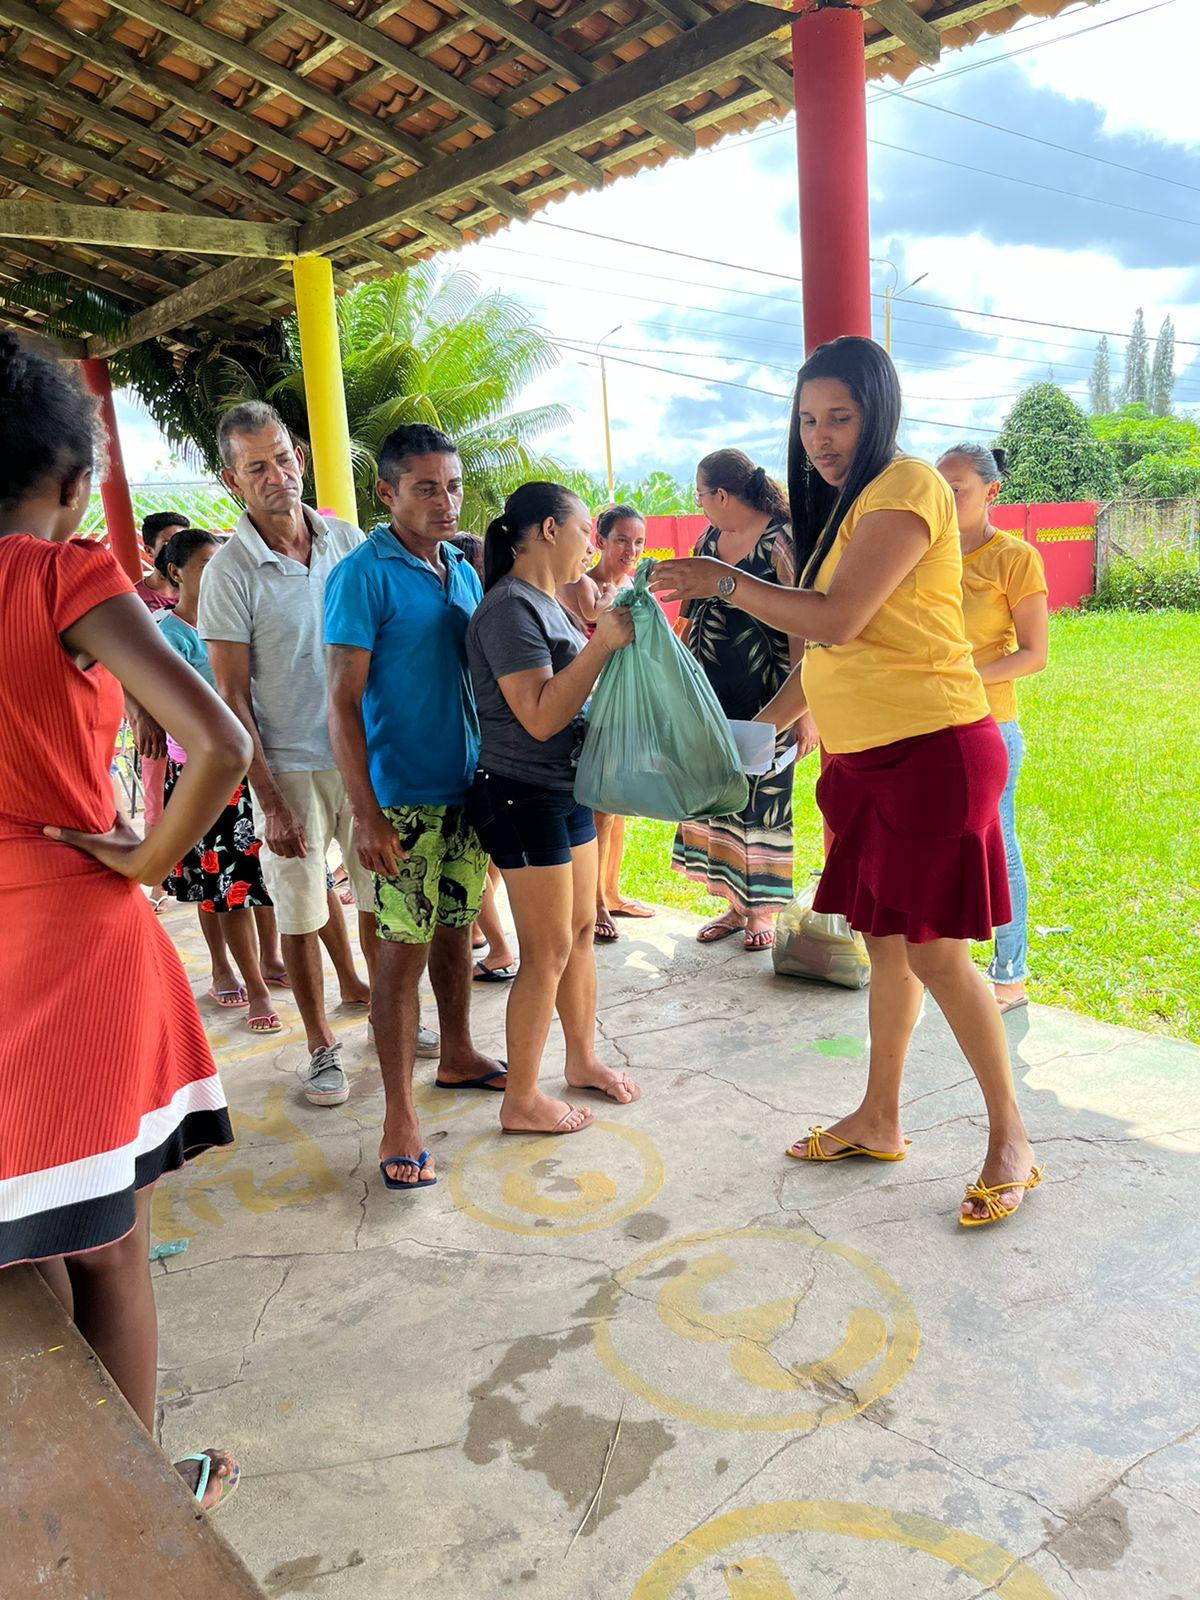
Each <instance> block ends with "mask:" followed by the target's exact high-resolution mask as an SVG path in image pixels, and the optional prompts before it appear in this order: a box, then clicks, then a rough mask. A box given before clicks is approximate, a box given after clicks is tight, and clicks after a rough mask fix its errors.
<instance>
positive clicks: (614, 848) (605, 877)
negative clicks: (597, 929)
mask: <svg viewBox="0 0 1200 1600" xmlns="http://www.w3.org/2000/svg"><path fill="white" fill-rule="evenodd" d="M596 820H597V824H599V818H598V817H597V819H596ZM608 821H609V823H610V829H609V836H608V844H607V847H606V848H605V849H604V850H602V851H601V853H600V898H601V900H603V901H604V904H605V905H606V906H607V907H608V909H609V911H611V912H612V913H613V914H614V916H618V917H652V916H653V915H654V911H653V909H652V907H650V906H648V905H643V903H642V902H641V901H640V900H630V899H629V897H628V896H627V895H624V894H622V893H621V861H622V859H623V858H624V855H625V818H624V817H610V818H609V819H608ZM599 834H600V829H599V826H598V825H597V828H596V836H597V838H598V837H599Z"/></svg>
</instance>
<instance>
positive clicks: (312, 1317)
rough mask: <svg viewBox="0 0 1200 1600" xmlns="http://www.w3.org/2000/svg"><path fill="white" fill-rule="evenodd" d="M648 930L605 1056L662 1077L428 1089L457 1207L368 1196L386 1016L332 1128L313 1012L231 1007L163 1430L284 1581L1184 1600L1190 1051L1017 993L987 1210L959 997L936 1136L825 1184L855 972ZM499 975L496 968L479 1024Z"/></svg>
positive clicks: (191, 932) (917, 1071)
mask: <svg viewBox="0 0 1200 1600" xmlns="http://www.w3.org/2000/svg"><path fill="white" fill-rule="evenodd" d="M167 921H168V926H169V927H170V928H171V930H172V932H173V934H175V936H176V937H177V939H178V941H179V943H180V947H181V948H182V949H183V950H184V953H185V956H186V958H187V960H188V963H189V967H190V969H191V971H192V973H193V976H194V977H195V978H196V980H197V989H198V991H199V990H200V989H202V988H203V987H206V986H207V985H206V984H202V983H201V981H200V980H201V979H202V978H204V977H205V976H206V973H205V971H204V969H203V967H202V964H201V958H200V947H199V938H198V934H197V933H196V931H195V927H194V923H193V921H192V920H191V913H190V910H187V909H184V908H173V909H172V910H171V911H170V912H168V914H167ZM622 929H623V937H622V940H621V942H620V944H618V945H617V946H615V947H613V948H611V949H608V950H604V951H602V952H601V953H600V959H601V969H602V970H601V1005H602V1011H601V1023H602V1030H603V1037H604V1042H603V1045H602V1054H603V1056H604V1058H605V1059H606V1060H609V1061H611V1062H613V1063H614V1064H615V1063H617V1062H622V1063H624V1064H626V1065H627V1067H628V1069H629V1070H630V1071H631V1072H632V1073H634V1074H635V1075H636V1076H637V1077H638V1078H639V1079H640V1080H641V1082H642V1084H643V1086H644V1091H645V1092H644V1096H643V1098H642V1100H641V1101H640V1103H638V1104H637V1105H635V1106H633V1107H631V1108H629V1109H621V1108H617V1107H615V1106H605V1107H600V1106H599V1105H598V1106H597V1113H598V1116H599V1119H600V1120H599V1124H598V1126H597V1128H596V1129H595V1130H593V1131H591V1132H589V1133H586V1134H584V1135H582V1136H580V1137H575V1138H569V1139H536V1138H530V1139H504V1140H501V1139H499V1138H498V1137H496V1133H495V1127H496V1124H495V1120H494V1119H495V1111H496V1103H495V1102H494V1101H493V1100H491V1099H490V1098H488V1097H487V1096H485V1095H481V1094H469V1095H468V1094H449V1093H444V1092H442V1091H439V1090H436V1089H433V1088H431V1087H426V1088H424V1089H423V1090H422V1091H421V1100H422V1109H423V1115H424V1117H425V1119H426V1123H425V1126H426V1143H427V1145H428V1147H429V1148H430V1149H431V1150H433V1151H435V1152H436V1153H437V1155H438V1158H439V1160H440V1163H441V1172H442V1180H441V1181H440V1182H439V1184H438V1185H437V1193H436V1194H434V1192H433V1190H432V1189H429V1190H427V1191H425V1192H423V1193H420V1194H413V1195H398V1194H391V1193H388V1192H387V1191H385V1190H384V1188H383V1186H382V1184H381V1183H380V1181H379V1178H378V1175H377V1168H376V1146H377V1140H378V1126H379V1118H380V1108H381V1094H380V1092H379V1090H378V1088H377V1084H378V1068H377V1066H376V1064H375V1060H374V1057H373V1055H372V1054H371V1053H370V1051H369V1050H368V1049H367V1048H366V1045H365V1037H364V1031H365V1030H364V1025H363V1022H362V1020H361V1017H358V1016H351V1017H348V1016H346V1015H345V1014H342V1013H335V1019H336V1025H337V1027H338V1030H339V1032H340V1033H341V1035H342V1038H343V1040H344V1042H345V1045H346V1056H347V1063H348V1067H349V1070H350V1072H351V1074H352V1082H353V1092H352V1095H351V1098H350V1101H349V1104H348V1105H346V1106H344V1107H342V1108H340V1109H338V1110H333V1111H330V1110H318V1109H315V1108H313V1107H310V1106H308V1105H306V1104H305V1102H304V1101H303V1099H302V1098H301V1095H300V1092H299V1083H298V1080H297V1078H296V1071H297V1068H298V1067H299V1066H300V1065H301V1063H302V1059H303V1050H302V1041H299V1042H298V1038H297V1034H296V1032H295V1030H294V1027H289V1030H288V1031H287V1032H286V1033H285V1034H283V1035H282V1036H277V1037H275V1038H273V1039H257V1038H251V1037H250V1036H249V1035H247V1034H246V1032H245V1031H244V1028H243V1027H242V1026H241V1025H240V1024H239V1022H238V1020H237V1017H236V1014H234V1015H233V1016H230V1015H227V1014H224V1013H220V1014H217V1013H214V1014H212V1015H211V1016H210V1017H209V1018H208V1020H209V1021H210V1024H211V1030H212V1038H213V1042H214V1046H215V1048H216V1053H217V1056H218V1059H219V1061H220V1064H221V1068H222V1071H223V1075H224V1080H225V1086H226V1092H227V1093H228V1096H229V1099H230V1102H231V1104H232V1106H233V1107H234V1109H235V1112H236V1117H235V1120H236V1123H237V1127H238V1134H239V1142H238V1145H237V1147H236V1148H235V1149H234V1150H232V1151H230V1152H228V1153H221V1154H218V1155H215V1156H209V1157H206V1158H204V1159H202V1160H200V1161H198V1162H196V1163H195V1164H194V1165H193V1166H192V1167H190V1168H189V1169H188V1170H187V1172H186V1173H184V1174H182V1175H180V1176H179V1177H178V1178H177V1179H174V1180H172V1181H168V1182H166V1183H164V1184H163V1185H161V1186H160V1192H159V1194H158V1196H157V1199H156V1207H155V1213H154V1223H155V1236H156V1238H157V1239H158V1240H171V1239H186V1240H187V1241H188V1247H187V1250H186V1252H185V1253H183V1254H179V1255H176V1256H174V1257H171V1258H169V1259H167V1260H165V1261H164V1262H162V1263H161V1264H160V1265H159V1266H157V1267H156V1268H155V1271H156V1273H157V1274H158V1276H157V1280H156V1282H157V1290H158V1302H159V1307H160V1312H161V1319H162V1346H161V1350H162V1354H161V1360H162V1388H161V1401H162V1435H163V1441H164V1444H165V1445H166V1446H167V1448H168V1449H170V1450H172V1451H174V1452H175V1453H176V1454H178V1453H181V1452H182V1451H183V1450H184V1449H188V1450H190V1449H194V1448H197V1447H198V1446H200V1445H205V1444H210V1443H228V1444H229V1445H230V1446H232V1447H233V1448H235V1449H236V1452H237V1454H238V1456H239V1457H240V1459H241V1462H242V1466H243V1472H244V1478H243V1483H242V1487H241V1491H240V1493H239V1495H238V1497H237V1498H236V1499H235V1500H234V1501H233V1502H232V1503H231V1504H230V1505H229V1506H228V1508H226V1509H224V1510H223V1511H222V1512H221V1516H220V1523H219V1525H220V1527H221V1530H222V1532H223V1533H224V1534H225V1536H226V1537H227V1538H228V1539H229V1540H230V1542H231V1543H232V1544H233V1545H234V1546H235V1548H236V1549H237V1550H238V1552H239V1553H240V1554H241V1555H242V1557H243V1558H244V1559H245V1560H246V1562H247V1563H248V1564H249V1566H250V1567H251V1569H252V1570H253V1571H254V1572H255V1573H256V1575H257V1576H258V1577H259V1579H260V1581H261V1582H262V1584H263V1587H264V1589H265V1591H266V1593H267V1594H268V1595H269V1596H271V1597H272V1600H283V1597H284V1596H292V1595H315V1596H319V1597H323V1600H335V1597H336V1600H392V1597H393V1596H405V1597H408V1596H415V1595H420V1596H422V1597H423V1600H459V1597H471V1600H493V1597H497V1596H505V1595H513V1596H525V1595H528V1596H531V1597H536V1600H585V1597H586V1600H592V1597H595V1600H624V1597H631V1600H668V1597H670V1600H728V1597H731V1596H732V1597H733V1600H786V1597H789V1596H797V1597H799V1596H805V1597H814V1600H824V1597H833V1596H847V1597H848V1596H856V1597H859V1596H861V1597H867V1596H869V1597H872V1600H874V1597H887V1600H908V1597H914V1600H915V1597H920V1600H925V1597H931V1596H937V1597H945V1600H973V1597H977V1596H982V1595H999V1596H1002V1597H1004V1600H1048V1597H1054V1600H1072V1597H1075V1596H1081V1595H1082V1596H1087V1597H1088V1600H1110V1597H1111V1600H1118V1597H1119V1600H1141V1597H1145V1600H1195V1597H1196V1596H1197V1595H1200V1578H1198V1577H1197V1572H1198V1571H1200V1400H1197V1398H1196V1396H1197V1389H1198V1386H1200V1384H1198V1381H1200V1337H1198V1332H1197V1330H1198V1321H1197V1302H1196V1291H1197V1273H1198V1264H1197V1263H1198V1253H1197V1243H1198V1241H1200V1226H1198V1225H1197V1223H1196V1221H1195V1220H1194V1219H1195V1206H1196V1194H1197V1190H1196V1180H1197V1177H1198V1176H1200V1163H1198V1161H1197V1155H1198V1154H1200V1072H1198V1070H1197V1069H1198V1066H1200V1052H1198V1051H1196V1050H1195V1049H1193V1048H1191V1047H1190V1046H1186V1045H1183V1044H1178V1043H1174V1042H1170V1041H1167V1040H1162V1039H1150V1038H1147V1037H1145V1036H1144V1035H1140V1034H1136V1033H1133V1032H1129V1031H1123V1030H1120V1029H1116V1028H1110V1027H1104V1026H1101V1025H1100V1024H1097V1023H1093V1022H1089V1021H1088V1020H1086V1019H1083V1018H1080V1017H1076V1016H1071V1015H1068V1014H1066V1013H1064V1012H1060V1011H1052V1010H1046V1009H1041V1008H1034V1009H1033V1010H1031V1011H1028V1012H1021V1013H1016V1014H1014V1015H1013V1016H1012V1017H1010V1018H1009V1021H1008V1027H1009V1032H1010V1038H1011V1042H1012V1046H1013V1051H1014V1058H1015V1060H1016V1063H1017V1070H1018V1073H1019V1077H1020V1083H1021V1094H1022V1102H1023V1105H1024V1107H1025V1110H1026V1114H1027V1119H1028V1122H1029V1126H1030V1131H1031V1133H1032V1135H1033V1137H1034V1142H1035V1144H1036V1145H1037V1148H1038V1151H1039V1154H1040V1156H1041V1158H1042V1159H1043V1160H1044V1161H1045V1162H1046V1163H1047V1166H1048V1178H1047V1182H1046V1183H1045V1185H1044V1186H1043V1187H1042V1189H1041V1190H1040V1191H1039V1192H1038V1193H1036V1194H1034V1195H1033V1196H1031V1197H1030V1201H1029V1203H1028V1204H1027V1206H1026V1208H1025V1209H1024V1211H1023V1212H1022V1214H1021V1215H1020V1217H1019V1218H1017V1219H1014V1221H1013V1222H1011V1223H1009V1224H1007V1225H1005V1226H1003V1227H1001V1228H997V1229H992V1230H984V1231H972V1232H967V1231H965V1230H962V1229H959V1228H957V1227H956V1226H955V1225H954V1219H955V1214H956V1210H957V1205H958V1202H959V1199H960V1198H961V1195H962V1191H963V1188H964V1185H965V1184H966V1182H967V1181H968V1180H970V1179H971V1178H973V1177H974V1176H975V1175H976V1173H977V1170H978V1166H979V1162H980V1158H981V1154H982V1150H983V1142H984V1132H983V1123H982V1121H981V1116H980V1111H981V1107H980V1102H979V1099H978V1096H977V1094H976V1092H975V1089H974V1086H973V1082H972V1080H971V1079H970V1078H969V1075H968V1073H967V1070H966V1068H965V1066H964V1064H963V1062H962V1059H961V1057H960V1056H959V1055H958V1053H957V1051H956V1049H955V1047H954V1044H953V1041H952V1040H951V1038H950V1036H949V1033H948V1031H947V1029H946V1026H945V1024H944V1022H943V1021H942V1019H941V1017H940V1014H939V1013H938V1012H937V1011H936V1009H934V1008H930V1009H929V1010H928V1012H927V1014H926V1016H925V1018H924V1019H923V1021H922V1023H921V1024H920V1026H919V1028H918V1031H917V1036H916V1039H915V1041H914V1048H913V1051H912V1057H911V1061H910V1064H909V1070H908V1076H907V1079H906V1097H907V1107H908V1109H907V1113H906V1131H907V1133H908V1135H909V1136H910V1138H911V1139H912V1140H913V1145H912V1151H911V1153H910V1156H909V1159H908V1160H907V1162H906V1163H905V1164H904V1165H903V1166H896V1167H883V1166H871V1167H869V1168H868V1167H865V1166H862V1165H854V1164H853V1163H844V1164H842V1165H837V1166H829V1167H824V1168H820V1169H816V1170H814V1169H808V1168H803V1167H801V1166H800V1165H799V1164H798V1163H792V1162H787V1161H785V1160H784V1159H783V1150H784V1147H785V1146H786V1145H787V1144H788V1143H789V1141H790V1140H792V1139H794V1138H795V1137H797V1135H799V1134H800V1133H802V1132H803V1131H804V1130H805V1129H806V1128H807V1126H808V1124H809V1123H811V1122H817V1121H823V1122H829V1121H832V1120H834V1118H835V1117H836V1116H837V1115H839V1114H840V1113H841V1112H843V1111H845V1110H846V1109H848V1108H849V1107H850V1106H851V1105H852V1104H853V1103H854V1101H855V1098H856V1096H857V1093H858V1088H859V1085H860V1083H861V1080H862V1075H863V1066H864V1061H863V1054H864V1038H865V1032H866V998H865V996H864V995H857V994H848V993H845V992H841V991H837V990H827V989H822V988H815V987H814V988H810V987H808V986H806V985H802V984H798V983H795V982H791V981H787V980H776V979H774V978H773V977H772V976H771V971H770V962H769V959H768V958H766V957H760V956H748V955H746V954H744V953H743V952H742V951H741V950H740V948H738V947H736V946H735V945H732V944H722V945H719V946H717V947H715V948H713V949H709V950H701V949H700V948H699V947H698V946H697V945H696V944H695V942H694V939H693V937H692V934H693V925H692V924H691V923H689V922H688V921H687V920H686V919H683V918H679V917H673V916H667V915H662V916H660V917H659V918H658V919H657V920H656V921H655V922H653V923H648V924H636V923H625V924H623V925H622ZM504 998H505V991H504V990H501V989H490V988H485V987H482V986H479V987H477V990H476V994H475V1001H476V1010H475V1016H476V1022H477V1037H478V1039H479V1042H480V1043H481V1044H482V1045H483V1046H484V1047H485V1048H488V1049H499V1048H500V1045H501V1041H502V1028H503V1008H504ZM205 1009H206V1011H211V1009H212V1008H211V1007H209V1006H207V1005H206V1006H205ZM284 1015H285V1021H289V1022H290V1021H291V1020H292V1019H293V1018H294V1012H292V1011H290V1009H287V1008H285V1011H284ZM430 1015H431V1017H432V1012H431V1013H430ZM556 1048H557V1047H556ZM556 1061H557V1062H559V1063H561V1051H560V1050H559V1051H558V1054H557V1055H554V1056H552V1058H551V1060H550V1063H549V1067H548V1074H547V1075H548V1077H550V1078H551V1079H553V1077H554V1071H555V1062H556ZM418 1071H419V1075H420V1076H421V1078H422V1079H423V1080H424V1081H425V1082H426V1083H427V1084H431V1083H432V1079H433V1076H434V1070H433V1064H432V1063H422V1064H420V1066H419V1069H418ZM580 1530H582V1531H580Z"/></svg>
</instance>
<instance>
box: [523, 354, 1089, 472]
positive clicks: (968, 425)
mask: <svg viewBox="0 0 1200 1600" xmlns="http://www.w3.org/2000/svg"><path fill="white" fill-rule="evenodd" d="M550 343H551V344H553V345H555V346H556V347H557V348H558V349H561V350H567V351H569V352H570V353H571V354H572V355H574V356H586V357H589V358H590V361H591V362H595V363H596V365H597V366H598V365H599V360H598V358H597V356H596V354H595V351H594V350H592V349H591V348H589V347H588V346H587V345H579V344H575V343H572V342H571V341H570V340H568V339H566V338H561V337H555V336H551V339H550ZM604 359H605V361H613V362H616V364H617V365H618V366H623V367H638V368H640V369H641V370H642V371H643V372H658V373H662V374H664V375H665V376H667V377H670V378H689V379H690V380H691V381H692V382H693V383H702V384H704V385H705V386H706V387H716V388H719V389H741V390H744V391H745V392H746V393H748V394H761V395H766V396H767V397H768V398H769V399H772V400H790V399H791V398H792V397H791V395H790V394H787V393H782V392H780V391H779V390H778V389H763V388H760V387H759V386H758V385H757V384H752V383H735V382H734V381H733V379H731V378H701V377H698V376H697V374H696V373H694V372H679V371H678V370H676V369H673V368H670V367H660V366H655V365H654V364H653V363H651V362H649V361H631V360H630V359H629V358H628V357H626V356H615V355H610V354H609V353H608V351H607V350H606V351H605V353H604ZM580 364H581V365H585V366H586V365H589V364H590V362H589V361H584V362H582V363H580ZM900 420H901V421H902V422H907V423H909V424H910V425H911V426H913V427H921V428H942V429H944V430H945V431H946V432H947V433H953V432H966V433H985V434H991V435H995V434H996V433H997V432H998V431H999V430H998V429H997V428H994V427H982V426H981V425H980V424H979V423H977V422H954V421H951V420H950V419H949V418H946V417H913V416H909V415H908V414H907V413H903V414H902V415H901V418H900ZM1015 437H1017V438H1021V439H1056V440H1058V441H1059V442H1060V443H1062V444H1069V445H1072V446H1073V447H1075V448H1078V449H1088V448H1090V447H1091V446H1092V445H1093V444H1096V443H1098V442H1099V441H1097V440H1094V439H1075V438H1073V437H1072V436H1071V435H1070V434H1065V433H1047V432H1044V431H1040V430H1039V431H1038V432H1036V433H1034V432H1028V431H1023V432H1021V433H1018V434H1016V435H1015Z"/></svg>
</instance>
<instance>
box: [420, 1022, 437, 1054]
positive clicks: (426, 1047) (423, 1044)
mask: <svg viewBox="0 0 1200 1600" xmlns="http://www.w3.org/2000/svg"><path fill="white" fill-rule="evenodd" d="M441 1053H442V1041H441V1040H440V1039H439V1038H438V1036H437V1034H436V1033H434V1031H433V1029H432V1028H418V1029H417V1054H418V1055H419V1056H425V1057H427V1058H429V1059H432V1058H433V1057H435V1056H440V1055H441Z"/></svg>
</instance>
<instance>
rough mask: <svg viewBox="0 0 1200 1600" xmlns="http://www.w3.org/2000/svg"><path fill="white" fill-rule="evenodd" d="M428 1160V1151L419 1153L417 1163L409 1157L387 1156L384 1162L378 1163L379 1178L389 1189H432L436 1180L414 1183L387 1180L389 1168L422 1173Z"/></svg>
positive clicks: (393, 1179) (394, 1179)
mask: <svg viewBox="0 0 1200 1600" xmlns="http://www.w3.org/2000/svg"><path fill="white" fill-rule="evenodd" d="M428 1160H429V1151H428V1150H422V1151H421V1159H420V1160H419V1161H414V1160H413V1158H412V1157H411V1156H388V1158H387V1160H386V1161H381V1162H380V1163H379V1176H380V1177H381V1178H382V1179H383V1181H384V1183H385V1184H386V1185H387V1187H388V1188H389V1189H432V1188H433V1186H434V1184H435V1183H436V1182H437V1179H436V1178H418V1179H417V1181H416V1183H401V1182H400V1179H399V1178H389V1177H388V1174H387V1169H388V1168H389V1167H416V1169H417V1171H418V1172H424V1170H425V1163H426V1162H427V1161H428Z"/></svg>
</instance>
